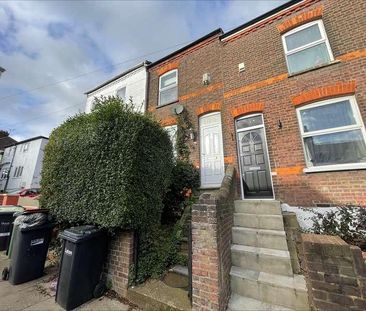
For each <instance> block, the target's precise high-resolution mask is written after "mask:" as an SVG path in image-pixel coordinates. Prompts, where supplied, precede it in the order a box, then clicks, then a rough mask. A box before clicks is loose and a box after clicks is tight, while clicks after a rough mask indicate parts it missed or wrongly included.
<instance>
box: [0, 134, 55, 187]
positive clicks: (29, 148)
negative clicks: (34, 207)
mask: <svg viewBox="0 0 366 311" xmlns="http://www.w3.org/2000/svg"><path fill="white" fill-rule="evenodd" d="M47 143H48V138H46V137H43V136H37V137H33V138H29V139H26V140H23V141H20V142H16V143H13V144H11V145H9V146H7V147H6V148H5V151H4V156H3V158H2V161H1V164H0V191H6V192H13V191H17V190H20V189H22V188H26V189H27V188H40V181H41V171H42V164H43V157H44V149H45V146H46V144H47Z"/></svg>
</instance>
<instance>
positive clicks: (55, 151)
mask: <svg viewBox="0 0 366 311" xmlns="http://www.w3.org/2000/svg"><path fill="white" fill-rule="evenodd" d="M172 167H173V152H172V146H171V143H170V140H169V137H168V135H167V133H166V132H165V131H164V130H163V129H162V128H161V126H160V125H159V124H158V123H157V122H156V121H154V120H153V119H152V118H150V117H148V116H146V115H142V114H139V113H135V112H133V111H132V110H131V109H130V108H129V107H128V106H127V105H125V104H123V103H122V102H121V101H120V100H119V99H118V98H115V97H109V98H107V99H104V100H103V101H102V102H99V103H98V105H97V108H96V109H95V110H94V111H93V112H92V113H90V114H81V115H78V116H76V117H73V118H70V119H69V120H67V121H66V122H65V123H63V124H62V125H61V126H59V127H58V128H56V129H55V130H54V131H53V132H52V134H51V136H50V139H49V143H48V144H47V146H46V151H45V158H44V162H43V171H42V184H41V185H42V188H41V189H42V195H41V199H40V204H41V207H43V208H49V209H50V210H51V212H52V214H54V215H55V216H56V219H57V220H58V221H60V222H68V223H90V224H96V225H100V226H102V227H106V228H125V229H136V228H142V227H147V226H148V225H149V224H151V223H155V222H159V221H160V216H161V211H162V199H163V197H164V194H165V192H166V189H167V186H168V185H169V182H170V175H171V170H172Z"/></svg>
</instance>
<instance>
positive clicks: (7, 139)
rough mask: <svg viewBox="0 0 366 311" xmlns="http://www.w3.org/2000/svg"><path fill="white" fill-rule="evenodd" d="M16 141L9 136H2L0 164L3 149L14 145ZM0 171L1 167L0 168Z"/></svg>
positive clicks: (0, 139) (0, 141) (0, 140)
mask: <svg viewBox="0 0 366 311" xmlns="http://www.w3.org/2000/svg"><path fill="white" fill-rule="evenodd" d="M16 142H17V141H16V140H15V139H13V138H11V137H10V136H3V137H0V163H1V159H2V158H3V156H4V151H5V148H6V147H7V146H9V145H11V144H15V143H16ZM0 169H1V167H0Z"/></svg>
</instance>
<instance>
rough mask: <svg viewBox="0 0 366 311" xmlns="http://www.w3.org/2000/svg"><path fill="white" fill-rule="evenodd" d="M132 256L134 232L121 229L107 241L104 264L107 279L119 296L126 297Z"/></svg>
mask: <svg viewBox="0 0 366 311" xmlns="http://www.w3.org/2000/svg"><path fill="white" fill-rule="evenodd" d="M133 258H134V233H133V231H121V232H118V233H116V234H115V235H114V236H113V237H112V238H111V239H110V241H109V245H108V257H107V261H106V265H105V270H104V272H105V274H106V276H107V280H108V281H109V282H111V283H112V289H113V290H114V291H115V292H116V293H117V294H118V295H120V296H122V297H126V295H127V288H128V278H129V273H130V269H131V266H132V264H133Z"/></svg>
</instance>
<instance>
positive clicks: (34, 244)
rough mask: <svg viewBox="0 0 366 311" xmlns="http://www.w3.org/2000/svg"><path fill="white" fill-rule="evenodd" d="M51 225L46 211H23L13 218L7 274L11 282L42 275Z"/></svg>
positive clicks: (20, 281)
mask: <svg viewBox="0 0 366 311" xmlns="http://www.w3.org/2000/svg"><path fill="white" fill-rule="evenodd" d="M53 227H54V225H53V224H52V223H51V222H50V221H49V218H48V213H41V212H24V213H22V214H21V215H19V216H18V217H17V218H16V219H15V221H14V229H13V237H12V247H11V260H10V267H9V275H8V279H9V282H10V283H11V284H13V285H17V284H21V283H25V282H28V281H31V280H34V279H37V278H39V277H41V276H42V275H43V270H44V264H45V261H46V256H47V251H48V246H49V243H50V240H51V235H52V229H53Z"/></svg>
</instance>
